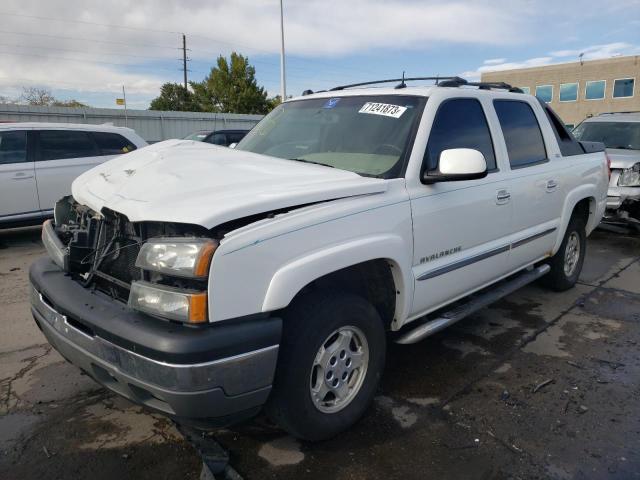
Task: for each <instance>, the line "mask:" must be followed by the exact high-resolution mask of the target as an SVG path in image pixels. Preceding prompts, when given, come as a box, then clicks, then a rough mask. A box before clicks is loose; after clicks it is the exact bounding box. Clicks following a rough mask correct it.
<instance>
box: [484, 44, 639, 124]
mask: <svg viewBox="0 0 640 480" xmlns="http://www.w3.org/2000/svg"><path fill="white" fill-rule="evenodd" d="M481 79H482V81H483V82H506V83H508V84H510V85H513V86H517V87H520V88H522V89H523V90H524V91H525V92H527V93H531V94H532V95H537V96H538V97H540V98H541V99H543V100H545V101H546V102H548V103H549V104H550V105H551V107H552V108H553V109H554V110H555V111H556V113H558V115H560V117H561V118H562V119H563V120H564V122H565V123H566V124H567V125H569V126H574V125H577V124H578V123H580V122H581V121H582V120H584V119H585V118H587V117H590V116H594V115H598V114H600V113H605V112H630V111H640V91H638V86H637V82H638V81H640V56H638V55H635V56H625V57H611V58H606V59H602V60H584V61H582V62H580V61H577V62H570V63H561V64H556V65H546V66H541V67H531V68H521V69H517V70H504V71H495V72H483V73H482V78H481Z"/></svg>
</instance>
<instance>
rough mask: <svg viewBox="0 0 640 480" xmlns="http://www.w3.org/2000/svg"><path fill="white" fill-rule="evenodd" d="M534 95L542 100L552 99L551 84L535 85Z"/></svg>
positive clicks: (548, 100)
mask: <svg viewBox="0 0 640 480" xmlns="http://www.w3.org/2000/svg"><path fill="white" fill-rule="evenodd" d="M536 97H538V98H539V99H540V100H542V101H543V102H547V103H549V102H550V101H551V100H553V85H538V86H537V87H536Z"/></svg>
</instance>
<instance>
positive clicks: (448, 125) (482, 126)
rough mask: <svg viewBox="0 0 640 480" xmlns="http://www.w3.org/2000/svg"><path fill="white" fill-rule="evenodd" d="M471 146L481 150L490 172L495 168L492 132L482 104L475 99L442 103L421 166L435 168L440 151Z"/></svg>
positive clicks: (452, 100)
mask: <svg viewBox="0 0 640 480" xmlns="http://www.w3.org/2000/svg"><path fill="white" fill-rule="evenodd" d="M450 148H472V149H474V150H478V151H480V152H481V153H482V154H483V155H484V158H485V160H486V162H487V169H488V170H489V171H492V170H495V169H496V156H495V153H494V150H493V141H492V139H491V132H490V131H489V125H488V124H487V118H486V117H485V115H484V110H483V109H482V105H481V104H480V102H479V101H478V100H476V99H475V98H454V99H451V100H445V101H444V102H442V104H441V105H440V107H439V108H438V111H437V113H436V117H435V119H434V121H433V125H432V127H431V133H430V135H429V141H428V143H427V148H426V150H425V154H424V160H423V169H428V170H436V169H437V168H438V161H439V160H440V154H441V153H442V151H443V150H448V149H450Z"/></svg>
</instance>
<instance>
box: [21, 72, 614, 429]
mask: <svg viewBox="0 0 640 480" xmlns="http://www.w3.org/2000/svg"><path fill="white" fill-rule="evenodd" d="M412 80H414V79H412ZM376 83H383V82H376ZM359 86H362V85H348V86H343V87H337V88H334V89H332V90H330V91H326V92H318V93H312V92H308V91H307V92H305V95H303V96H302V97H300V98H295V99H292V100H289V101H287V102H285V103H284V104H282V105H280V106H278V107H277V108H275V109H274V110H273V111H272V112H271V113H270V114H269V115H267V116H266V117H265V118H264V119H263V120H262V121H261V122H260V123H259V124H258V125H257V126H256V127H255V128H254V129H253V130H252V131H251V132H250V133H249V134H248V135H247V136H246V137H245V138H244V139H243V140H242V141H241V142H240V143H239V144H238V145H237V147H236V148H235V149H228V148H222V147H216V146H211V145H204V144H202V143H199V142H192V141H187V140H173V141H166V142H162V143H158V144H155V145H152V146H150V147H148V148H145V149H142V150H141V151H135V152H132V153H130V154H128V155H127V156H126V158H118V159H115V160H112V161H110V162H108V163H105V164H102V165H99V166H97V167H95V168H94V169H92V170H90V171H88V172H86V173H84V174H82V175H81V176H80V177H79V178H78V179H76V180H75V182H74V183H73V187H72V196H71V197H67V198H64V199H62V200H60V201H59V202H58V203H57V204H56V207H55V212H54V213H55V218H54V221H53V222H52V221H50V220H49V221H47V222H45V224H44V226H43V232H42V235H43V242H44V245H45V246H46V249H47V251H48V254H49V256H48V258H43V259H40V260H38V261H36V262H35V263H34V264H33V265H32V267H31V270H30V281H31V299H32V313H33V316H34V318H35V320H36V322H37V324H38V326H39V327H40V328H41V329H42V331H43V332H44V334H45V335H46V337H47V339H48V340H49V341H50V343H51V344H52V345H53V346H54V347H55V348H56V349H57V350H58V351H59V352H60V353H61V354H62V355H63V356H64V357H65V358H67V359H68V360H69V361H70V362H72V363H74V364H75V365H77V366H78V367H80V368H81V369H82V370H84V371H85V372H86V373H87V374H89V375H90V376H91V377H93V378H94V379H95V380H96V381H97V382H98V383H100V384H102V385H104V386H105V387H106V388H108V389H110V390H112V391H114V392H116V393H118V394H120V395H122V396H124V397H126V398H128V399H130V400H132V401H134V402H137V403H139V404H142V405H145V406H147V407H150V408H151V409H154V410H156V411H159V412H162V413H164V414H166V415H168V416H170V417H172V418H174V419H175V420H176V421H178V422H183V424H188V425H191V426H196V427H199V428H215V427H217V426H224V425H230V424H233V423H237V422H239V421H241V420H244V419H247V418H250V417H251V416H253V415H255V414H257V413H258V412H259V411H260V410H262V409H263V408H264V410H265V411H266V413H267V415H268V416H269V417H270V418H271V419H272V420H274V421H275V422H276V423H278V424H279V425H280V426H281V427H282V428H284V429H285V430H287V431H288V432H290V433H291V434H293V435H295V436H297V437H299V438H303V439H308V440H321V439H325V438H328V437H330V436H332V435H335V434H336V433H338V432H340V431H342V430H344V429H346V428H348V427H349V426H350V425H352V424H353V423H354V422H356V421H357V420H358V419H359V418H360V417H361V416H362V415H363V414H364V412H365V410H366V409H367V407H368V405H369V404H370V402H371V400H372V398H373V397H374V394H375V392H376V389H377V387H378V384H379V380H380V376H381V374H382V371H383V367H384V364H385V350H386V344H387V343H388V342H398V343H413V342H416V341H418V340H420V339H422V338H425V337H426V336H427V335H429V334H431V333H434V332H436V331H438V330H440V329H442V328H443V327H446V326H447V325H450V324H452V323H454V322H455V321H457V320H459V319H461V318H463V317H464V316H466V315H468V314H469V313H471V312H473V311H475V310H477V309H479V308H481V307H483V306H485V305H487V304H489V303H490V302H492V301H495V300H496V299H498V298H500V297H502V296H504V295H506V294H508V293H509V292H512V291H513V290H515V289H517V288H519V287H521V286H522V285H524V284H526V283H528V282H531V281H534V280H536V279H538V278H540V281H542V282H544V283H546V284H547V285H549V286H550V287H551V288H552V289H555V290H564V289H567V288H570V287H572V286H573V285H574V284H575V282H576V280H577V278H578V275H579V273H580V270H581V268H582V263H583V260H584V256H585V249H586V243H585V242H586V236H587V235H588V234H589V233H590V232H591V231H592V230H593V229H594V228H595V227H596V225H597V224H598V223H599V222H600V219H601V217H602V215H603V212H604V210H605V207H606V203H607V184H608V180H609V179H608V166H607V159H606V156H605V153H604V146H603V145H602V144H595V143H580V142H578V141H576V140H575V139H574V138H573V136H572V135H571V134H570V133H568V132H567V130H565V128H564V126H563V125H562V122H561V121H560V120H559V119H558V118H557V117H556V116H555V114H554V113H553V112H552V111H551V110H550V109H549V107H548V106H546V105H545V104H543V103H541V102H540V101H538V100H537V99H536V98H535V97H533V96H529V95H525V94H523V93H521V92H519V91H518V90H517V89H513V88H510V87H509V86H508V85H504V84H480V83H469V82H465V81H464V80H463V79H459V78H457V77H451V78H448V79H444V80H442V79H440V81H439V83H438V84H437V85H432V86H416V87H407V86H406V84H405V82H404V81H402V82H401V83H400V84H399V85H397V86H396V87H395V88H386V87H384V88H356V87H359Z"/></svg>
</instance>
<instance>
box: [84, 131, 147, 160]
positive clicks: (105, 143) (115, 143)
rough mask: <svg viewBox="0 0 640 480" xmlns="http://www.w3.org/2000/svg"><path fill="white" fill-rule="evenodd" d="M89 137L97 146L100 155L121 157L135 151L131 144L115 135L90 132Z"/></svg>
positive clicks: (120, 136)
mask: <svg viewBox="0 0 640 480" xmlns="http://www.w3.org/2000/svg"><path fill="white" fill-rule="evenodd" d="M90 135H91V136H92V137H93V140H94V141H95V142H96V145H98V150H100V155H121V154H123V153H128V152H132V151H134V150H135V149H136V146H135V145H134V144H133V143H131V142H130V141H129V140H127V139H126V138H124V137H123V136H122V135H119V134H117V133H109V132H91V134H90Z"/></svg>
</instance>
